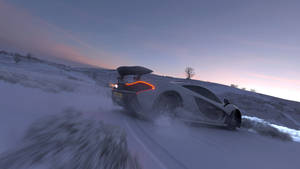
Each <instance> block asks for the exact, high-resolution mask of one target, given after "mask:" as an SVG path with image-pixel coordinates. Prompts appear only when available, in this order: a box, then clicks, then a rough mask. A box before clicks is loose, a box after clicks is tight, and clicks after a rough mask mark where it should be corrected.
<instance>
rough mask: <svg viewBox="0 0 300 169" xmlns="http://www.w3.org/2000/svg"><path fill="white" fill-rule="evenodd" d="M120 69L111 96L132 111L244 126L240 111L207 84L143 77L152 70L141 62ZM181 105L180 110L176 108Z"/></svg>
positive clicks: (145, 114)
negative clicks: (212, 90)
mask: <svg viewBox="0 0 300 169" xmlns="http://www.w3.org/2000/svg"><path fill="white" fill-rule="evenodd" d="M117 71H118V73H119V77H118V82H117V83H116V84H112V100H113V102H114V103H116V104H118V105H120V106H122V107H124V108H125V109H126V110H129V111H130V112H132V113H135V114H137V115H141V116H145V117H147V116H148V117H149V115H151V116H154V115H155V114H157V113H162V112H168V113H171V115H173V116H175V117H178V118H179V119H181V120H184V121H188V122H196V123H204V124H209V125H217V126H226V127H228V128H230V129H235V128H237V127H240V126H241V111H240V110H239V109H238V108H237V107H236V106H235V105H233V104H230V103H229V101H228V100H226V99H224V102H222V101H221V100H220V99H219V98H218V97H217V96H216V95H215V94H213V93H212V92H211V91H210V90H208V89H207V88H205V87H202V86H199V85H193V84H190V83H189V82H188V81H187V80H184V81H176V82H166V81H162V80H155V79H153V78H151V79H152V80H151V79H150V78H149V79H148V78H147V79H148V80H142V76H143V75H145V74H149V73H151V72H152V70H150V69H147V68H144V67H140V66H121V67H118V68H117ZM130 76H132V77H133V78H132V79H133V80H132V81H131V82H129V81H128V80H127V79H128V77H130ZM143 79H145V78H143ZM178 109H180V110H181V111H176V110H178ZM182 110H183V111H182ZM154 112H155V113H154Z"/></svg>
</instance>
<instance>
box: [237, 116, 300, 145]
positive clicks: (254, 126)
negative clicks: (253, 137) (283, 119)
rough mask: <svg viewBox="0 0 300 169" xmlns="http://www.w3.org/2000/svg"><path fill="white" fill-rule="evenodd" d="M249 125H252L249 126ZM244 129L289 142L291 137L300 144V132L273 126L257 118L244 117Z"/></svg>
mask: <svg viewBox="0 0 300 169" xmlns="http://www.w3.org/2000/svg"><path fill="white" fill-rule="evenodd" d="M246 121H247V122H248V125H247V124H245V123H247V122H246ZM249 123H251V124H250V125H249ZM243 127H245V128H248V129H249V130H250V131H255V132H258V133H261V134H263V135H271V136H273V137H279V138H281V139H283V140H289V137H291V138H292V140H293V141H296V142H300V130H295V129H290V128H288V127H285V126H280V125H276V124H272V123H270V122H267V121H265V120H263V119H260V118H257V117H250V116H243Z"/></svg>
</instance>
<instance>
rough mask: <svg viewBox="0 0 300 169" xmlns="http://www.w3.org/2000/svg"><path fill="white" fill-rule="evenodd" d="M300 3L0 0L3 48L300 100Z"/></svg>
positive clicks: (0, 44) (0, 42) (272, 0)
mask: <svg viewBox="0 0 300 169" xmlns="http://www.w3.org/2000/svg"><path fill="white" fill-rule="evenodd" d="M299 9H300V1H296V0H295V1H289V0H282V1H277V0H265V1H263V0H259V1H256V0H249V1H246V0H245V1H244V0H235V1H231V0H226V1H225V0H207V1H201V0H195V1H188V0H187V1H182V0H178V1H177V0H158V1H156V0H151V1H143V0H136V1H130V0H126V1H124V0H120V1H114V0H107V1H105V0H101V1H99V0H89V1H84V0H72V1H71V0H69V1H68V0H51V1H50V0H49V1H46V0H44V1H41V0H26V1H24V0H23V1H21V0H0V22H1V26H0V48H4V49H8V50H13V51H21V52H25V53H27V52H30V53H32V54H33V55H36V56H38V57H44V58H46V59H51V60H56V61H75V62H80V63H85V64H92V65H97V66H101V67H107V68H115V67H117V66H119V65H142V66H146V67H149V68H151V69H153V70H155V73H158V74H162V75H170V76H177V77H184V69H185V67H186V66H191V67H193V68H194V69H195V72H196V76H195V78H196V79H200V80H204V81H211V82H217V83H222V84H227V85H229V84H232V83H233V84H238V85H239V86H240V87H246V88H247V89H252V88H253V89H256V91H257V92H260V93H265V94H269V95H273V96H278V97H282V98H286V99H291V100H297V101H300V76H299V74H300V54H299V53H300V22H299V18H300V10H299Z"/></svg>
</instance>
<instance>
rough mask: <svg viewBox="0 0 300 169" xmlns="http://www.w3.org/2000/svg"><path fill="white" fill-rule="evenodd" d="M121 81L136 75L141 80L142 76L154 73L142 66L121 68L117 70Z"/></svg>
mask: <svg viewBox="0 0 300 169" xmlns="http://www.w3.org/2000/svg"><path fill="white" fill-rule="evenodd" d="M117 71H118V73H119V75H120V79H121V80H123V79H124V77H125V76H127V75H136V76H137V79H140V77H141V76H142V75H145V74H149V73H152V72H153V71H152V70H150V69H148V68H145V67H142V66H120V67H118V68H117Z"/></svg>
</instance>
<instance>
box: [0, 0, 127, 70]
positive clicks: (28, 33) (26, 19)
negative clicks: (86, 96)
mask: <svg viewBox="0 0 300 169" xmlns="http://www.w3.org/2000/svg"><path fill="white" fill-rule="evenodd" d="M0 22H1V23H0V24H1V26H0V48H4V49H6V48H7V49H10V50H13V51H16V52H30V53H33V54H34V55H38V57H40V56H42V57H44V58H45V59H50V60H53V59H55V60H61V61H65V60H69V61H71V62H79V63H85V64H90V65H96V66H101V67H107V68H112V67H115V66H116V64H117V63H118V62H114V61H113V60H114V59H112V58H119V59H115V60H119V62H122V60H121V59H120V58H121V57H120V56H117V55H113V54H111V53H108V52H104V51H101V50H100V49H98V48H95V47H93V46H91V45H90V44H88V43H86V42H84V41H82V40H80V38H78V37H76V36H74V35H73V34H72V33H71V32H70V31H67V30H64V29H62V28H59V27H58V26H56V25H54V24H51V23H49V22H47V21H45V20H43V19H41V18H39V17H37V16H33V15H31V14H30V13H28V12H27V11H26V10H24V9H22V8H19V7H16V6H13V5H12V4H9V3H7V2H4V1H1V0H0ZM66 41H71V42H72V44H73V43H74V42H75V44H76V46H75V45H71V43H66ZM100 58H102V61H101V60H100Z"/></svg>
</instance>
